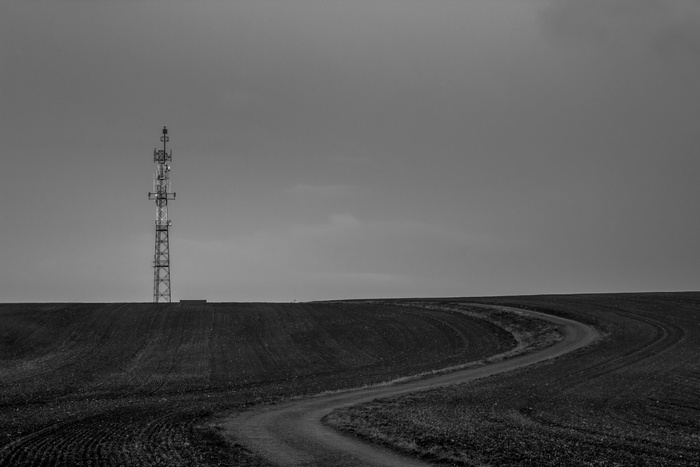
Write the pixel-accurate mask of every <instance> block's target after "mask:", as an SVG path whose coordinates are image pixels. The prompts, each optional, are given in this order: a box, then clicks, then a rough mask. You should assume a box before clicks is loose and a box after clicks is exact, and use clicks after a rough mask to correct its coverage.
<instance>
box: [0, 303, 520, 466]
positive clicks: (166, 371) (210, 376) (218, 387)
mask: <svg viewBox="0 0 700 467" xmlns="http://www.w3.org/2000/svg"><path fill="white" fill-rule="evenodd" d="M516 345H517V342H516V340H515V339H514V338H513V336H512V335H511V334H509V333H508V332H505V331H504V330H503V329H501V328H499V327H497V326H495V325H494V324H492V323H490V322H487V321H484V320H483V319H471V318H470V317H465V316H464V315H462V314H459V313H455V312H449V311H443V310H439V309H429V308H426V307H413V306H405V305H403V306H396V305H395V304H391V303H374V302H363V303H344V302H336V303H205V304H182V303H172V304H152V303H110V304H99V303H98V304H90V303H85V304H76V303H57V304H0V466H5V465H8V466H13V467H15V466H37V467H43V466H47V465H50V466H53V467H58V466H66V467H68V466H70V467H73V466H125V465H128V466H168V467H173V466H224V465H257V464H258V463H259V460H258V459H257V458H256V457H255V455H254V454H252V453H249V452H247V451H246V450H244V449H242V448H241V447H240V446H239V445H237V444H235V441H234V442H229V441H228V440H227V439H226V438H225V436H223V435H222V433H221V432H220V431H219V430H217V429H215V428H213V427H212V426H210V420H211V418H212V416H214V415H216V414H218V413H220V412H224V411H226V412H230V411H232V410H241V411H245V410H246V409H247V408H250V407H252V406H262V405H266V404H270V403H274V402H279V401H283V400H288V399H290V398H293V397H301V396H310V395H313V394H318V393H321V392H324V391H333V390H339V389H346V388H350V387H357V386H362V385H370V384H376V383H380V382H382V381H388V380H392V379H396V378H400V377H403V376H409V375H414V374H417V373H421V372H425V371H430V370H432V369H435V368H443V367H446V366H453V365H459V364H462V363H465V362H470V361H475V360H481V359H484V358H487V357H489V356H490V355H493V354H495V353H501V352H506V351H508V350H509V349H513V348H514V347H515V346H516Z"/></svg>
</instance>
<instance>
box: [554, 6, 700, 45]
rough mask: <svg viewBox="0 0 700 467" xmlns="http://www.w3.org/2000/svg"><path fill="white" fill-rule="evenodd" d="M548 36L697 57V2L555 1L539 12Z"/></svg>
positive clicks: (699, 30)
mask: <svg viewBox="0 0 700 467" xmlns="http://www.w3.org/2000/svg"><path fill="white" fill-rule="evenodd" d="M541 20H542V25H543V28H544V31H545V33H546V34H547V35H548V37H550V38H552V39H554V40H557V41H565V42H568V43H577V44H587V45H595V46H605V47H606V48H609V47H615V48H621V49H622V50H624V51H630V50H639V51H653V52H654V53H656V54H658V55H659V56H662V57H664V58H680V57H683V58H687V57H688V56H693V57H697V53H698V52H699V51H700V3H698V2H687V1H674V0H667V1H662V2H660V1H655V0H589V1H578V0H557V1H554V2H551V3H549V4H548V6H547V7H546V8H544V9H543V10H542V12H541Z"/></svg>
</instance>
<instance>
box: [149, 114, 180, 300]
mask: <svg viewBox="0 0 700 467" xmlns="http://www.w3.org/2000/svg"><path fill="white" fill-rule="evenodd" d="M160 140H161V141H162V142H163V149H154V150H153V162H155V163H156V164H157V168H156V173H155V174H154V175H153V191H152V192H149V193H148V199H150V200H154V201H155V202H156V252H155V255H154V257H153V301H154V302H156V303H157V302H168V303H169V302H170V240H169V238H168V234H169V229H170V226H171V225H172V222H171V221H170V220H169V219H168V200H172V199H175V193H173V192H172V191H170V162H171V161H172V160H173V151H172V150H170V152H168V150H167V143H168V141H169V138H168V129H167V128H166V127H163V135H162V136H161V137H160Z"/></svg>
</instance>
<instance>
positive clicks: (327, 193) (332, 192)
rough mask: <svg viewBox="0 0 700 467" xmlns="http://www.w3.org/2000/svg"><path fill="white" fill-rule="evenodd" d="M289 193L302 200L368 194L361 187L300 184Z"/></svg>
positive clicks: (291, 188)
mask: <svg viewBox="0 0 700 467" xmlns="http://www.w3.org/2000/svg"><path fill="white" fill-rule="evenodd" d="M289 192H290V193H291V194H292V195H294V196H298V197H301V198H320V199H324V200H325V199H329V198H346V197H349V196H356V195H359V194H362V193H365V192H366V189H365V188H363V187H360V186H354V185H345V184H335V185H311V184H305V183H299V184H296V185H294V186H292V187H290V188H289Z"/></svg>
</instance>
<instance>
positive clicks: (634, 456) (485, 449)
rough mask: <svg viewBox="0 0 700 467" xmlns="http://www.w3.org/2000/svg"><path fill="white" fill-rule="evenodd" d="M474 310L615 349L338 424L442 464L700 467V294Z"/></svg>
mask: <svg viewBox="0 0 700 467" xmlns="http://www.w3.org/2000/svg"><path fill="white" fill-rule="evenodd" d="M474 301H479V302H482V303H491V304H501V305H508V306H516V307H523V308H528V309H533V310H539V311H543V312H546V313H549V314H553V315H560V316H564V317H567V318H572V319H574V320H577V321H580V322H585V323H589V324H592V325H593V326H595V327H596V328H598V329H599V330H601V331H602V332H603V334H604V337H603V339H601V340H600V341H598V342H597V343H596V344H594V345H592V346H590V347H587V348H584V349H581V350H578V351H576V352H573V353H571V354H567V355H564V356H562V357H560V358H558V359H556V360H554V361H550V362H546V363H541V364H538V365H535V366H533V367H528V368H524V369H521V370H517V371H515V372H510V373H505V374H502V375H500V376H493V377H490V378H486V379H482V380H477V381H474V382H471V383H469V384H464V385H457V386H452V387H446V388H439V389H435V390H431V391H426V392H422V393H416V394H411V395H406V396H400V397H396V398H391V399H378V400H375V401H373V402H369V403H366V404H363V405H360V406H355V407H352V408H349V409H346V410H343V411H339V412H336V413H334V414H333V415H332V416H331V417H330V419H329V421H330V422H331V424H333V425H334V426H336V427H339V428H342V429H343V430H345V431H347V432H349V433H352V434H354V435H356V436H359V437H361V438H363V439H365V440H367V441H370V442H374V443H378V444H381V445H384V446H390V447H393V448H394V449H397V450H400V451H403V452H405V453H408V454H410V455H412V456H416V457H420V458H422V459H425V460H427V461H429V462H431V463H436V464H448V465H494V466H495V465H518V466H563V465H566V466H679V465H686V466H697V465H699V463H700V364H699V362H700V294H697V293H677V294H617V295H579V296H548V297H513V298H494V299H488V300H487V299H480V300H474ZM441 305H442V306H447V307H450V306H458V302H452V303H451V302H450V301H449V300H444V301H442V302H441Z"/></svg>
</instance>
